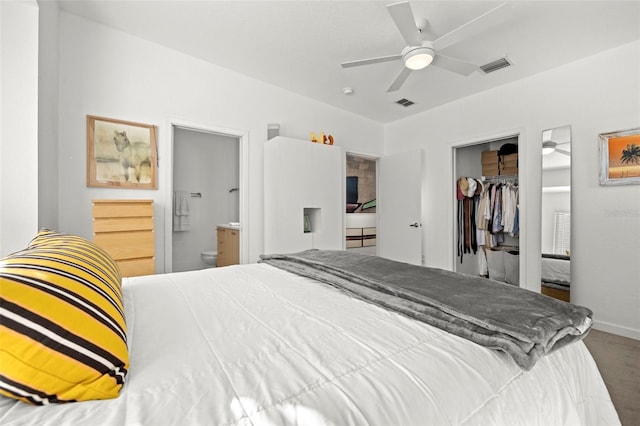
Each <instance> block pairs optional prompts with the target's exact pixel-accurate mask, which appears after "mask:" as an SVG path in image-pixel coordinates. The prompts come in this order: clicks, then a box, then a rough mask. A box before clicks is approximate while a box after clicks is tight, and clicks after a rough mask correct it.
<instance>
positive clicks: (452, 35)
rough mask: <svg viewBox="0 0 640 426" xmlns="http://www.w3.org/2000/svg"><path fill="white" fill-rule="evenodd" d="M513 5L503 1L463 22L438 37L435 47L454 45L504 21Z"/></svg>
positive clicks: (441, 47) (437, 48) (438, 48)
mask: <svg viewBox="0 0 640 426" xmlns="http://www.w3.org/2000/svg"><path fill="white" fill-rule="evenodd" d="M510 9H511V7H510V4H509V3H502V4H501V5H499V6H496V7H494V8H493V9H491V10H490V11H488V12H486V13H484V14H482V15H480V16H478V17H476V18H473V19H472V20H470V21H469V22H467V23H466V24H463V25H461V26H459V27H458V28H456V29H455V30H453V31H450V32H448V33H447V34H445V35H443V36H442V37H440V38H438V39H436V40H435V41H434V42H433V47H435V48H436V50H441V49H444V48H447V47H449V46H452V45H454V44H456V43H459V42H461V41H462V40H466V39H468V38H473V37H474V36H476V35H478V34H480V33H482V32H483V31H486V30H488V29H489V28H491V27H494V26H496V25H498V24H500V23H502V22H504V21H505V20H506V19H507V18H508V16H509V13H508V12H509V11H510Z"/></svg>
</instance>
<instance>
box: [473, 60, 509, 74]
mask: <svg viewBox="0 0 640 426" xmlns="http://www.w3.org/2000/svg"><path fill="white" fill-rule="evenodd" d="M510 66H511V62H509V60H508V59H507V58H500V59H498V60H496V61H493V62H489V63H488V64H484V65H481V66H480V69H481V70H482V71H484V72H485V74H489V73H490V72H494V71H498V70H500V69H502V68H506V67H510Z"/></svg>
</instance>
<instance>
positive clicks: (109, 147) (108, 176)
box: [87, 115, 158, 189]
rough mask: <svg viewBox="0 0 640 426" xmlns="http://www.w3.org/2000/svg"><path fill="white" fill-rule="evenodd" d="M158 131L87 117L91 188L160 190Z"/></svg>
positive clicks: (129, 123)
mask: <svg viewBox="0 0 640 426" xmlns="http://www.w3.org/2000/svg"><path fill="white" fill-rule="evenodd" d="M157 158H158V150H157V144H156V127H155V126H153V125H150V124H142V123H134V122H131V121H123V120H114V119H111V118H104V117H96V116H93V115H87V186H95V187H107V188H113V187H117V188H134V189H157V187H158V186H157V185H158V184H157V181H158V180H157V168H158V163H157Z"/></svg>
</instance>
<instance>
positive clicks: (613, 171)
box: [599, 128, 640, 185]
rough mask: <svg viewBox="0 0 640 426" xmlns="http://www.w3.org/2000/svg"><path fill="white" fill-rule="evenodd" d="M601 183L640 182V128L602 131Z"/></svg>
mask: <svg viewBox="0 0 640 426" xmlns="http://www.w3.org/2000/svg"><path fill="white" fill-rule="evenodd" d="M599 139H600V185H638V184H640V128H635V129H629V130H621V131H616V132H609V133H601V134H600V135H599Z"/></svg>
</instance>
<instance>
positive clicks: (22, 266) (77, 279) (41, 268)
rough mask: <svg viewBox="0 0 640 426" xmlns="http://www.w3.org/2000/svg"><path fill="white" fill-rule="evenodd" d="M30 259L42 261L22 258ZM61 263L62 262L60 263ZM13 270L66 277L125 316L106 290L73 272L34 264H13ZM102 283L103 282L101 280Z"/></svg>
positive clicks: (37, 257) (36, 257)
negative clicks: (86, 288)
mask: <svg viewBox="0 0 640 426" xmlns="http://www.w3.org/2000/svg"><path fill="white" fill-rule="evenodd" d="M26 257H28V258H30V259H42V258H41V257H40V256H21V258H26ZM60 263H61V262H60ZM68 266H72V267H73V266H74V264H73V263H69V264H68ZM11 268H16V269H17V268H20V269H26V270H34V269H35V270H39V271H44V272H49V273H52V274H55V275H58V276H60V277H64V278H66V279H68V280H71V281H75V282H77V283H80V284H82V285H84V286H85V287H88V288H90V289H91V290H92V291H94V292H95V293H98V294H99V295H100V296H101V298H103V299H106V300H107V301H108V302H109V303H110V304H111V305H112V306H113V307H114V308H115V309H117V311H118V313H120V315H123V316H124V312H123V309H122V308H121V306H120V304H119V303H118V300H116V299H114V297H113V296H111V295H109V294H108V293H107V292H106V291H105V290H103V289H101V288H100V287H99V285H97V284H95V283H92V282H91V281H90V280H86V279H84V278H82V277H79V276H77V275H75V274H74V273H73V272H71V271H67V270H64V269H59V268H55V267H52V266H44V265H34V264H29V263H12V264H11V265H10V266H9V267H8V268H7V269H11ZM3 275H9V273H6V274H3ZM101 282H103V281H102V280H101ZM115 294H116V295H118V294H119V293H118V292H116V293H115Z"/></svg>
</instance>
